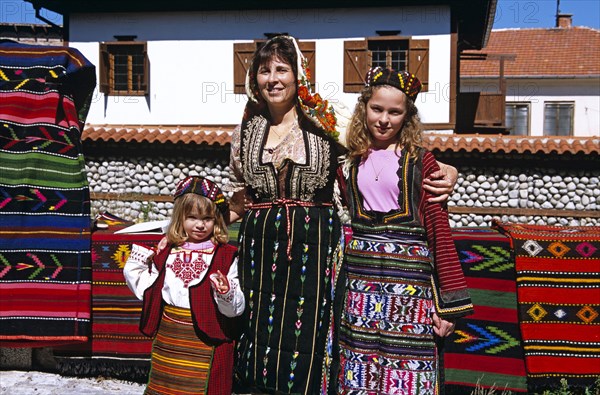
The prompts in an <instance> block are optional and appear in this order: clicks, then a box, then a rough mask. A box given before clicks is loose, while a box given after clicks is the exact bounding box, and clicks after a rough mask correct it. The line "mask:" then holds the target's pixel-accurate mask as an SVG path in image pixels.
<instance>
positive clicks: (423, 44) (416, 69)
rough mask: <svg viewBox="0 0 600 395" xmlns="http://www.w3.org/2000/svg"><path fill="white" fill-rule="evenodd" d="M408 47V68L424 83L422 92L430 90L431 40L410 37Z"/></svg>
mask: <svg viewBox="0 0 600 395" xmlns="http://www.w3.org/2000/svg"><path fill="white" fill-rule="evenodd" d="M408 45H409V48H408V70H409V71H410V72H411V73H413V74H414V75H416V76H417V78H418V79H419V80H420V81H421V84H423V89H421V92H427V91H428V90H429V40H413V39H410V41H409V44H408Z"/></svg>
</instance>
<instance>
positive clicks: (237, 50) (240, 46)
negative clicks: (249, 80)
mask: <svg viewBox="0 0 600 395" xmlns="http://www.w3.org/2000/svg"><path fill="white" fill-rule="evenodd" d="M265 42H266V40H255V41H254V42H253V43H234V44H233V84H234V86H233V93H246V73H247V71H248V67H250V62H251V61H252V55H254V51H256V49H257V48H259V47H260V46H261V45H263V44H264V43H265ZM298 47H299V48H300V51H301V52H302V55H304V57H305V58H306V59H308V69H309V70H310V83H311V85H312V86H313V87H314V84H315V71H316V69H315V42H314V41H298Z"/></svg>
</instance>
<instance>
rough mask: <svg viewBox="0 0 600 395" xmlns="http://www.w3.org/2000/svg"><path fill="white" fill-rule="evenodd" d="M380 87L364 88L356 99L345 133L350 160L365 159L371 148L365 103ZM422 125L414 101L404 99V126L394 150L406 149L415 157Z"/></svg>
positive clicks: (371, 140)
mask: <svg viewBox="0 0 600 395" xmlns="http://www.w3.org/2000/svg"><path fill="white" fill-rule="evenodd" d="M382 86H388V85H377V86H367V87H364V88H363V90H362V91H361V93H360V96H359V97H358V103H356V107H355V108H354V113H353V114H352V118H351V119H350V124H349V125H348V129H347V131H346V147H347V148H348V155H349V157H350V159H352V160H354V159H356V158H358V157H360V158H361V159H363V160H364V159H366V158H367V156H368V152H369V148H370V147H371V146H372V143H373V137H371V133H369V129H368V127H367V103H368V102H369V100H370V99H371V97H372V96H373V93H374V92H375V91H376V90H377V89H381V87H382ZM422 134H423V125H422V124H421V119H420V118H419V110H418V109H417V106H415V103H414V101H412V100H411V99H409V98H408V97H406V117H405V118H404V124H403V125H402V128H401V129H400V132H399V133H398V134H397V141H396V149H398V148H406V150H407V151H408V153H409V155H410V156H412V157H415V155H416V150H417V148H418V147H419V146H421V142H422V140H423V136H422Z"/></svg>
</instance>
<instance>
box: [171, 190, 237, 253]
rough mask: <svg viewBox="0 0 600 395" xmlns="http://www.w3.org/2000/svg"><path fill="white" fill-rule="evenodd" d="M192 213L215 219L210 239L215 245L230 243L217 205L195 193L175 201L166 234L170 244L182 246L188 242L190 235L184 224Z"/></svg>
mask: <svg viewBox="0 0 600 395" xmlns="http://www.w3.org/2000/svg"><path fill="white" fill-rule="evenodd" d="M190 213H195V214H197V215H200V216H202V217H212V218H214V219H215V226H214V229H213V234H212V236H211V238H210V239H211V240H212V242H213V243H215V244H225V243H227V242H228V241H229V233H228V231H227V226H226V225H225V220H224V219H223V215H221V212H220V211H219V210H218V209H217V206H216V205H215V203H214V202H213V201H212V200H210V199H208V198H206V197H204V196H200V195H198V194H195V193H186V194H183V195H181V196H179V197H178V198H177V199H175V205H174V206H173V215H172V216H171V223H169V227H168V228H167V234H166V236H167V241H168V242H169V244H175V245H177V246H180V245H182V244H183V243H184V242H185V241H187V239H188V235H187V234H186V232H185V230H184V228H183V222H184V221H185V218H186V217H187V216H188V215H189V214H190Z"/></svg>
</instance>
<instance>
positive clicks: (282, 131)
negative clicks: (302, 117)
mask: <svg viewBox="0 0 600 395" xmlns="http://www.w3.org/2000/svg"><path fill="white" fill-rule="evenodd" d="M297 123H298V120H297V119H294V120H293V121H292V123H290V124H289V125H283V126H281V125H278V126H279V127H275V125H271V128H270V130H271V131H272V132H273V133H275V135H276V136H277V137H279V139H281V138H282V137H285V136H287V135H288V134H289V133H290V131H291V130H292V129H294V127H295V126H296V124H297ZM277 129H279V131H277Z"/></svg>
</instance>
